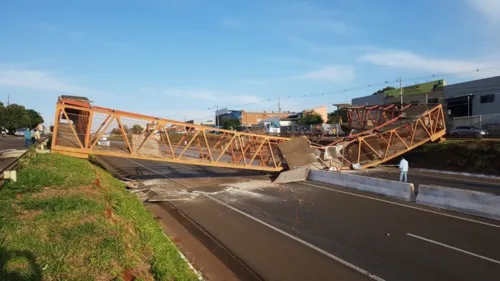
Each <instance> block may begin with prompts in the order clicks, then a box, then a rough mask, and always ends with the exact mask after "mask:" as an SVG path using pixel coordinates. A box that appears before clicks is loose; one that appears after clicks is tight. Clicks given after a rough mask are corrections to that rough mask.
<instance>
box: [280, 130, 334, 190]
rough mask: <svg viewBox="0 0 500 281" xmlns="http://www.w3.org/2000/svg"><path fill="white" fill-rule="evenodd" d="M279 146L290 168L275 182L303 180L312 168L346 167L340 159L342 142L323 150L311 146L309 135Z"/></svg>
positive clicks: (330, 169)
mask: <svg viewBox="0 0 500 281" xmlns="http://www.w3.org/2000/svg"><path fill="white" fill-rule="evenodd" d="M278 147H279V149H280V151H281V154H282V155H283V158H284V159H285V161H286V164H287V166H288V168H289V170H288V171H285V172H281V174H280V175H279V176H278V178H276V180H275V181H274V182H275V183H288V182H297V181H303V180H305V179H307V176H308V174H309V171H310V170H328V171H339V170H341V169H343V167H344V163H342V161H340V160H339V159H340V158H341V157H342V155H341V150H342V148H343V145H342V144H338V145H334V146H328V147H325V148H324V149H322V150H323V151H322V150H320V149H318V148H314V147H311V145H310V144H309V141H308V139H307V137H305V136H301V137H298V138H294V139H292V140H290V141H287V142H284V143H281V144H279V145H278Z"/></svg>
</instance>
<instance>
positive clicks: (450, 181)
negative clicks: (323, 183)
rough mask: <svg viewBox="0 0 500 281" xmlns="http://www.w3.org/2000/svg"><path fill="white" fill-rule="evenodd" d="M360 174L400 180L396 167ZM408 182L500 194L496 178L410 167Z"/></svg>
mask: <svg viewBox="0 0 500 281" xmlns="http://www.w3.org/2000/svg"><path fill="white" fill-rule="evenodd" d="M359 174H360V175H365V176H369V177H374V178H381V179H388V180H395V181H399V171H398V170H397V169H395V168H394V169H392V168H375V169H369V170H366V171H362V172H359ZM408 182H412V183H414V184H415V186H416V187H418V186H419V185H420V184H427V185H441V186H448V187H454V188H460V189H468V190H475V191H481V192H488V193H493V194H498V195H500V180H499V179H495V178H484V177H473V176H465V175H459V174H447V173H436V172H428V171H419V170H412V169H411V168H410V171H409V173H408Z"/></svg>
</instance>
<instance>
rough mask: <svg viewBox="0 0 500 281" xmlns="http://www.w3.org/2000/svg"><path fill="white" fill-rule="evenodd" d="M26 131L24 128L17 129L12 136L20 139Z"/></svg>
mask: <svg viewBox="0 0 500 281" xmlns="http://www.w3.org/2000/svg"><path fill="white" fill-rule="evenodd" d="M26 130H27V129H26V128H21V129H17V130H16V132H15V133H14V135H16V136H20V137H22V136H24V132H25V131H26Z"/></svg>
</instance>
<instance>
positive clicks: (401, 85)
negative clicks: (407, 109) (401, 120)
mask: <svg viewBox="0 0 500 281" xmlns="http://www.w3.org/2000/svg"><path fill="white" fill-rule="evenodd" d="M399 94H400V95H401V108H403V83H402V81H401V77H399Z"/></svg>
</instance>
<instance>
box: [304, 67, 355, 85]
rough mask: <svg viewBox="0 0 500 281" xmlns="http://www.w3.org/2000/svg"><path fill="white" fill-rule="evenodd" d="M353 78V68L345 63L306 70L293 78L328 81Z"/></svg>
mask: <svg viewBox="0 0 500 281" xmlns="http://www.w3.org/2000/svg"><path fill="white" fill-rule="evenodd" d="M353 78H354V68H353V67H352V66H347V65H328V66H325V67H323V68H321V69H319V70H315V71H311V72H307V73H304V74H301V75H298V76H296V77H295V79H306V80H322V81H329V82H342V81H346V80H352V79H353Z"/></svg>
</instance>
